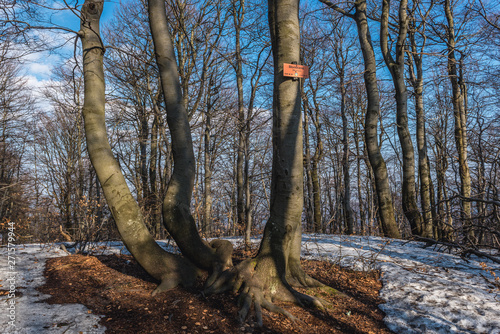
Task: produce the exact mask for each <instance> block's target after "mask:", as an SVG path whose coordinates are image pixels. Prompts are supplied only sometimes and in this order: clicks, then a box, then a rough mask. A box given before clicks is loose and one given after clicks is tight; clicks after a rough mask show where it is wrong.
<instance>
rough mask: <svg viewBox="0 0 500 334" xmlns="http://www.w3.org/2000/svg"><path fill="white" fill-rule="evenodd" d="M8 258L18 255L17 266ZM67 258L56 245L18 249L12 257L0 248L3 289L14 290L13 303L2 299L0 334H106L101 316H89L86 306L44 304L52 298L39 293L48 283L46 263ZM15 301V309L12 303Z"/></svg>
mask: <svg viewBox="0 0 500 334" xmlns="http://www.w3.org/2000/svg"><path fill="white" fill-rule="evenodd" d="M9 255H10V256H13V255H15V257H16V259H15V264H14V263H12V262H9V260H10V261H12V257H10V258H9ZM65 255H67V253H65V252H64V251H62V250H61V249H60V248H59V246H54V245H52V246H48V245H40V244H32V245H16V246H15V248H14V252H10V253H8V249H7V248H6V247H2V248H0V268H1V269H0V284H1V285H2V286H1V287H0V289H2V290H10V289H12V290H15V297H14V299H12V298H9V295H3V296H0V333H3V334H14V333H16V334H36V333H40V334H45V333H47V334H49V333H50V334H52V333H57V334H59V333H68V334H70V333H71V334H73V333H75V334H76V333H81V332H84V333H89V334H90V333H96V334H97V333H104V330H105V328H104V327H102V326H100V325H99V324H98V323H99V320H100V316H97V315H94V314H92V313H90V310H89V309H87V308H86V307H85V306H83V305H80V304H66V305H57V304H55V305H49V304H47V303H44V302H43V300H45V299H47V298H49V297H50V295H44V294H42V293H40V292H39V291H37V290H36V288H37V287H39V286H42V285H43V284H44V282H45V278H44V277H43V269H44V267H45V261H46V260H47V259H49V258H52V257H57V256H65ZM11 265H12V267H11ZM12 300H13V301H15V304H14V307H12V306H11V305H12V304H11V303H10V301H12ZM9 308H10V309H9ZM11 316H12V317H11ZM13 319H14V321H13ZM11 321H13V324H14V325H15V326H12V325H11V324H12V322H11Z"/></svg>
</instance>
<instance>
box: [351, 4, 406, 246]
mask: <svg viewBox="0 0 500 334" xmlns="http://www.w3.org/2000/svg"><path fill="white" fill-rule="evenodd" d="M355 7H356V13H355V14H354V20H355V21H356V25H357V28H358V35H359V42H360V45H361V51H362V53H363V59H364V65H365V73H364V78H365V87H366V93H367V97H368V105H367V108H366V115H365V143H366V150H367V152H368V158H369V160H370V165H371V167H372V170H373V175H374V177H375V186H376V191H377V199H378V206H379V214H380V221H381V225H382V229H383V233H384V235H385V236H387V237H390V238H400V237H401V234H400V232H399V230H398V226H397V224H396V219H395V217H394V207H393V204H392V196H391V189H390V187H389V178H388V175H387V166H386V164H385V161H384V158H383V157H382V154H381V152H380V146H379V143H378V138H377V129H378V117H379V112H380V101H379V90H378V86H377V76H376V71H377V64H376V59H375V53H374V52H373V45H372V41H371V36H370V31H369V28H368V18H367V16H366V1H356V3H355Z"/></svg>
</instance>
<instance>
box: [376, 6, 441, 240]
mask: <svg viewBox="0 0 500 334" xmlns="http://www.w3.org/2000/svg"><path fill="white" fill-rule="evenodd" d="M390 4H391V2H390V0H384V1H383V4H382V16H381V28H380V46H381V49H382V54H383V55H384V61H385V64H386V65H387V68H388V69H389V71H390V72H391V76H392V81H393V83H394V88H395V91H396V122H397V129H398V136H399V142H400V144H401V151H402V154H403V184H402V196H403V198H402V202H403V203H402V204H403V212H404V214H405V216H406V218H407V219H408V221H409V222H410V227H411V230H412V233H413V234H417V235H422V216H421V215H420V211H419V210H418V205H417V196H416V189H415V153H414V150H413V143H412V141H411V135H410V130H409V128H408V111H407V109H408V93H407V90H406V84H405V77H404V67H405V49H404V44H405V41H406V34H407V31H408V19H407V15H406V7H407V5H408V1H406V0H402V1H400V2H399V33H398V38H397V43H396V59H394V58H393V57H392V55H391V52H390V50H389V46H388V39H389V12H390ZM430 232H431V233H432V230H431V231H430ZM431 236H432V235H431Z"/></svg>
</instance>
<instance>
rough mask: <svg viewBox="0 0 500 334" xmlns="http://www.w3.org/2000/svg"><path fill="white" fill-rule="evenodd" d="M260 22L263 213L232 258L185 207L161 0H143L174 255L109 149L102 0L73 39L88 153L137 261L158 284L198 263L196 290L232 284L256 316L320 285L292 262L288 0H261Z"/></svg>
mask: <svg viewBox="0 0 500 334" xmlns="http://www.w3.org/2000/svg"><path fill="white" fill-rule="evenodd" d="M268 6H269V26H270V30H271V40H272V49H273V57H274V98H273V101H274V102H273V169H272V181H271V182H272V185H271V189H272V190H271V208H270V217H269V220H268V222H267V224H266V227H265V231H264V236H263V238H262V242H261V245H260V248H259V252H258V254H257V256H256V257H255V258H252V259H248V260H246V261H243V262H242V263H240V264H239V265H238V266H236V267H233V266H232V260H231V253H232V245H231V244H230V243H229V241H223V240H214V241H212V242H211V243H210V244H209V243H207V242H206V241H204V240H203V239H202V238H201V237H200V235H199V234H198V231H197V229H196V225H195V222H194V219H193V217H192V215H191V213H190V202H191V195H192V189H193V184H194V173H195V158H194V153H193V145H192V139H191V132H190V128H189V123H188V113H187V111H186V107H185V102H184V101H185V99H184V97H183V90H182V87H181V85H180V81H179V76H178V68H177V63H176V60H175V59H176V58H175V53H174V45H173V43H172V40H171V38H170V34H169V30H168V24H167V16H166V9H165V3H164V1H163V0H149V1H148V13H149V23H150V27H151V33H152V37H153V42H154V50H155V55H156V63H157V66H158V70H159V75H160V80H161V86H162V89H163V97H164V99H165V105H166V112H167V123H168V126H169V129H170V133H171V140H172V151H173V160H174V168H173V173H172V177H171V179H170V182H169V185H168V188H167V192H166V195H165V198H164V200H163V209H162V214H163V223H164V225H165V227H166V229H167V231H168V232H169V233H170V234H171V235H172V237H173V238H174V240H175V241H176V243H177V245H178V247H179V249H180V251H181V253H182V256H176V255H173V254H170V253H168V252H166V251H164V250H162V249H161V248H160V247H159V246H158V244H157V243H156V242H155V241H154V239H153V238H152V236H151V234H150V233H149V232H148V230H147V228H146V226H145V224H144V219H143V217H142V215H141V212H140V210H139V206H138V204H137V202H136V201H135V199H134V198H133V196H132V194H131V192H130V190H129V189H128V186H127V183H126V181H125V178H124V177H123V174H122V172H121V170H120V167H119V165H118V163H117V161H116V159H115V158H114V157H113V153H112V151H111V147H110V145H109V142H108V139H107V135H106V126H105V100H104V91H105V74H104V69H103V53H104V51H105V49H104V46H103V43H102V40H101V37H100V32H99V21H100V16H101V13H102V10H103V1H102V0H86V1H85V3H84V5H83V7H82V11H81V13H82V15H81V26H80V31H79V32H78V35H79V37H80V39H81V41H82V51H83V73H84V106H83V116H84V121H85V133H86V138H87V147H88V152H89V157H90V159H91V161H92V164H93V166H94V168H95V170H96V173H97V176H98V178H99V181H100V182H101V185H102V188H103V191H104V195H105V197H106V200H107V202H108V206H109V207H110V210H111V212H112V214H113V217H114V220H115V222H116V225H117V227H118V231H119V233H120V235H121V238H122V240H123V242H124V244H125V245H126V247H127V249H128V250H129V251H130V253H131V254H132V255H133V256H134V257H135V258H136V259H137V261H138V262H139V264H140V265H141V266H142V267H143V268H144V269H145V270H146V271H147V272H148V273H149V274H151V275H152V276H153V277H154V278H156V279H157V280H159V281H161V283H160V285H159V286H158V287H157V289H156V290H155V291H154V293H155V294H156V293H159V292H162V291H165V290H168V289H170V288H173V287H175V286H177V285H179V284H181V285H183V286H190V285H192V284H193V283H194V281H195V279H196V277H197V275H198V274H199V273H200V271H201V270H206V271H209V272H210V273H211V275H210V276H209V278H208V279H207V281H206V288H205V293H207V294H210V293H218V292H223V291H226V290H229V289H231V290H236V291H238V290H240V291H241V293H242V296H243V300H244V303H243V307H242V310H241V312H240V317H241V318H242V319H244V318H246V315H247V314H248V311H249V309H250V307H251V306H252V304H253V305H254V308H255V312H256V316H257V320H258V323H259V324H262V313H261V307H265V308H267V309H269V310H271V311H276V312H281V313H285V314H287V315H288V316H290V317H291V315H289V314H288V313H287V312H286V311H285V310H282V309H281V308H279V307H277V306H275V305H274V304H272V300H274V299H280V300H287V301H295V302H297V303H301V304H304V303H307V304H311V305H315V306H317V307H322V306H323V304H322V303H321V301H320V300H319V299H317V298H314V297H310V296H306V295H303V294H301V293H299V292H297V291H296V290H294V289H293V286H303V287H304V286H305V287H324V285H323V284H321V283H320V282H318V281H316V280H314V279H312V278H311V277H309V276H308V275H307V274H305V272H304V271H303V270H302V267H301V264H300V248H301V234H302V229H301V215H302V207H303V166H302V119H301V108H300V83H299V81H294V80H292V79H291V78H285V77H284V76H283V72H282V68H283V63H284V62H292V61H297V62H299V61H300V52H299V51H300V33H299V20H298V9H299V1H298V0H270V1H269V4H268Z"/></svg>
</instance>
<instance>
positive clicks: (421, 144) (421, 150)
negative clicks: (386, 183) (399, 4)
mask: <svg viewBox="0 0 500 334" xmlns="http://www.w3.org/2000/svg"><path fill="white" fill-rule="evenodd" d="M414 12H415V11H413V13H412V15H414V14H415V13H414ZM410 22H411V26H412V29H410V30H409V32H408V37H409V38H408V41H409V51H410V52H409V55H410V56H409V74H410V82H411V84H412V86H413V94H414V99H415V113H416V117H417V148H418V173H419V178H420V202H421V207H422V218H423V225H422V229H421V232H420V233H421V235H422V236H423V237H427V238H430V237H432V236H433V235H434V237H438V236H437V235H436V233H435V232H436V231H435V226H434V223H433V222H434V221H436V217H435V216H436V214H435V209H434V207H433V205H432V202H433V196H432V195H433V184H432V179H431V167H430V161H429V157H428V155H427V132H426V126H425V123H426V121H425V110H424V98H423V88H424V76H423V69H422V58H423V48H424V46H425V41H424V42H423V43H424V44H423V45H422V47H421V49H420V52H419V51H418V48H417V42H416V38H415V34H416V33H417V31H415V29H416V21H415V18H414V17H413V16H412V17H411V18H410ZM422 24H424V23H422ZM422 29H423V28H422Z"/></svg>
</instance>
